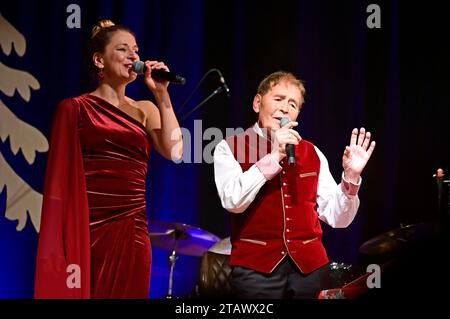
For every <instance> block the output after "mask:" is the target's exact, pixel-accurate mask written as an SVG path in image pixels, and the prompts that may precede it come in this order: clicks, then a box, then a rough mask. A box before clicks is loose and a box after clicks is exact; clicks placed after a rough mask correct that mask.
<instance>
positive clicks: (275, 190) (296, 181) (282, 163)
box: [214, 71, 375, 299]
mask: <svg viewBox="0 0 450 319" xmlns="http://www.w3.org/2000/svg"><path fill="white" fill-rule="evenodd" d="M304 95H305V89H304V86H303V83H302V82H301V81H300V80H299V79H297V78H296V77H295V76H294V75H293V74H291V73H288V72H281V71H280V72H275V73H272V74H270V75H269V76H267V77H266V78H265V79H264V80H263V81H262V82H261V83H260V85H259V87H258V92H257V94H256V95H255V98H254V100H253V110H254V111H255V112H256V113H258V121H257V122H256V123H255V124H254V126H252V127H250V128H248V129H247V130H246V131H245V132H244V133H242V134H238V135H234V136H230V137H227V138H226V139H225V140H223V141H221V142H220V143H219V144H218V145H217V146H216V149H215V151H214V175H215V182H216V186H217V190H218V194H219V197H220V200H221V202H222V206H223V207H224V208H225V209H227V210H228V211H229V212H231V214H230V215H231V243H232V252H231V259H230V265H231V266H233V272H232V283H231V286H232V290H233V295H234V297H236V298H266V299H281V298H290V297H291V298H316V297H317V295H318V293H319V292H320V290H322V289H323V282H324V280H325V278H324V275H325V270H326V266H327V265H328V263H329V260H328V256H327V253H326V251H325V248H324V247H323V244H322V229H321V226H320V222H319V219H320V220H322V221H323V222H325V223H327V224H329V225H330V226H331V227H347V226H348V225H349V224H350V223H351V222H352V220H353V218H354V217H355V215H356V212H357V210H358V206H359V199H358V196H357V193H358V189H359V186H360V185H361V177H360V174H361V172H362V170H363V169H364V167H365V165H366V164H367V161H368V160H369V158H370V156H371V155H372V152H373V150H374V148H375V142H372V143H370V137H371V135H370V132H366V131H365V129H364V128H361V129H360V130H358V129H356V128H355V129H354V130H353V131H352V135H351V139H350V145H349V146H346V147H345V150H344V154H343V157H342V166H343V169H344V172H343V174H342V177H341V183H340V184H339V185H337V184H336V182H335V180H334V179H333V177H332V175H331V173H330V171H329V168H328V162H327V160H326V158H325V156H324V155H323V154H322V152H321V151H320V150H319V149H318V148H317V147H316V146H314V145H313V144H312V143H310V142H308V141H306V140H303V139H302V138H301V137H300V135H299V134H298V132H296V131H295V130H293V127H295V126H297V125H298V123H297V122H295V121H296V119H297V117H298V115H299V113H300V109H301V107H302V104H303V102H304ZM283 117H288V118H289V120H290V122H289V123H288V124H287V125H283V123H281V122H282V121H281V119H282V118H283ZM287 144H292V145H294V152H293V156H295V160H294V158H292V160H293V163H288V161H287V160H288V158H287V157H286V145H287Z"/></svg>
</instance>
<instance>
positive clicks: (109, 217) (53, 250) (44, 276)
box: [35, 94, 151, 298]
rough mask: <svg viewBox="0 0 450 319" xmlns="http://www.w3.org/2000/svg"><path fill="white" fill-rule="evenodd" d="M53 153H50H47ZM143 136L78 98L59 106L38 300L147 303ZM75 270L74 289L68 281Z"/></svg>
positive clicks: (113, 113)
mask: <svg viewBox="0 0 450 319" xmlns="http://www.w3.org/2000/svg"><path fill="white" fill-rule="evenodd" d="M52 148H53V149H52ZM150 149H151V142H150V136H149V135H148V133H147V132H146V130H145V127H144V126H143V125H142V124H141V123H139V122H138V121H137V120H136V119H134V118H133V117H131V116H130V115H128V114H127V113H125V112H123V111H121V110H120V109H118V108H116V107H115V106H113V105H111V104H109V103H108V102H106V101H105V100H103V99H101V98H98V97H96V96H93V95H89V94H84V95H81V96H79V97H77V98H73V99H66V100H64V101H63V102H61V104H60V105H59V106H58V111H57V115H56V117H55V122H54V128H53V131H52V140H51V149H50V154H49V160H48V164H47V172H46V182H45V188H44V203H43V210H42V220H41V231H40V238H39V247H38V258H37V268H36V283H35V297H37V298H148V293H149V286H150V269H151V245H150V239H149V235H148V231H147V215H146V200H145V192H146V176H147V164H148V160H149V155H150ZM73 264H75V265H79V266H80V269H81V286H80V287H73V284H72V285H70V284H68V283H67V281H68V280H69V281H70V280H72V282H73V277H71V278H70V279H68V277H69V275H71V272H70V271H69V270H68V268H67V267H68V266H69V265H73Z"/></svg>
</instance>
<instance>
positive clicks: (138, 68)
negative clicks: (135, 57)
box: [131, 61, 147, 74]
mask: <svg viewBox="0 0 450 319" xmlns="http://www.w3.org/2000/svg"><path fill="white" fill-rule="evenodd" d="M131 70H133V71H134V72H136V73H137V74H144V73H145V71H147V66H146V65H145V63H144V62H142V61H134V62H133V64H132V65H131Z"/></svg>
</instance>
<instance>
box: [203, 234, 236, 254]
mask: <svg viewBox="0 0 450 319" xmlns="http://www.w3.org/2000/svg"><path fill="white" fill-rule="evenodd" d="M208 251H210V252H213V253H216V254H221V255H231V242H230V237H225V238H224V239H222V240H220V241H218V242H217V243H215V244H214V246H212V247H211V248H210V249H208Z"/></svg>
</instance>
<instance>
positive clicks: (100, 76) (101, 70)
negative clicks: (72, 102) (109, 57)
mask: <svg viewBox="0 0 450 319" xmlns="http://www.w3.org/2000/svg"><path fill="white" fill-rule="evenodd" d="M97 75H98V77H99V78H100V79H103V68H102V69H100V71H98V73H97Z"/></svg>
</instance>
